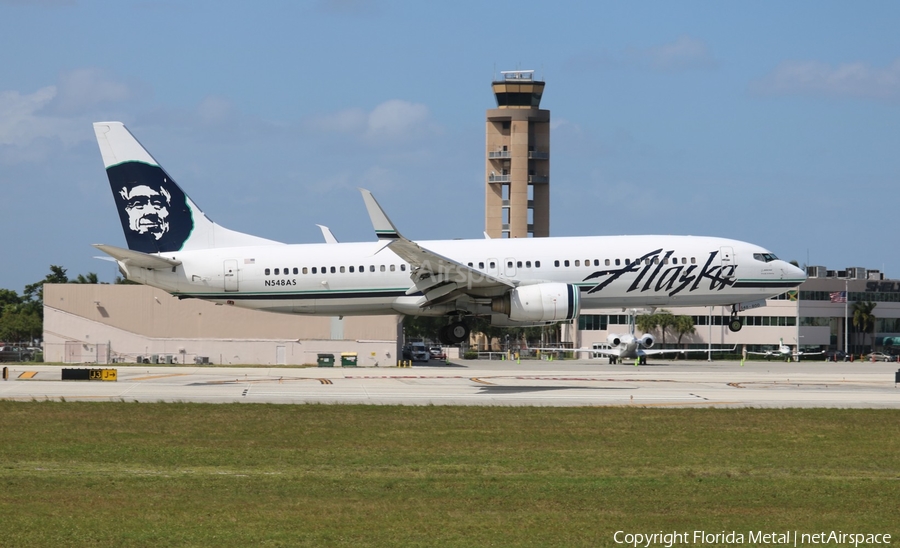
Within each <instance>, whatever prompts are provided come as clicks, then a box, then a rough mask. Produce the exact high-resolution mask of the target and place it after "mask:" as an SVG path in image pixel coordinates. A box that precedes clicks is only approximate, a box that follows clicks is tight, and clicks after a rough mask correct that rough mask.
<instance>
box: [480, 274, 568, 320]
mask: <svg viewBox="0 0 900 548" xmlns="http://www.w3.org/2000/svg"><path fill="white" fill-rule="evenodd" d="M580 297H581V295H580V294H579V293H578V288H577V287H575V286H574V285H572V284H563V283H544V284H534V285H525V286H520V287H517V288H515V289H513V290H511V291H510V292H509V293H507V294H505V295H503V296H502V297H495V298H494V299H492V300H491V311H492V312H496V313H499V314H505V315H507V316H509V319H510V320H512V321H516V322H559V321H566V320H572V319H575V318H576V317H578V312H579V310H580V305H581V298H580Z"/></svg>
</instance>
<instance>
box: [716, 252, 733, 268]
mask: <svg viewBox="0 0 900 548" xmlns="http://www.w3.org/2000/svg"><path fill="white" fill-rule="evenodd" d="M719 262H720V263H719V264H721V265H722V267H723V268H724V267H726V266H732V265H734V264H735V262H734V248H732V247H720V248H719Z"/></svg>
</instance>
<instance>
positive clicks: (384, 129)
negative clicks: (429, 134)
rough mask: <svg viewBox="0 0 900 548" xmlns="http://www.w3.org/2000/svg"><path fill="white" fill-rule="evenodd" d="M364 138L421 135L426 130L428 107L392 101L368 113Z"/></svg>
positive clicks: (393, 137)
mask: <svg viewBox="0 0 900 548" xmlns="http://www.w3.org/2000/svg"><path fill="white" fill-rule="evenodd" d="M367 125H368V127H367V129H366V137H368V138H369V139H382V138H388V139H396V138H399V137H404V136H406V137H410V136H414V135H416V134H421V133H422V132H423V130H427V129H428V126H429V124H428V107H426V106H425V105H421V104H416V103H408V102H406V101H401V100H399V99H393V100H390V101H385V102H384V103H381V104H380V105H378V106H377V107H375V109H374V110H373V111H372V112H371V113H369V118H368V120H367Z"/></svg>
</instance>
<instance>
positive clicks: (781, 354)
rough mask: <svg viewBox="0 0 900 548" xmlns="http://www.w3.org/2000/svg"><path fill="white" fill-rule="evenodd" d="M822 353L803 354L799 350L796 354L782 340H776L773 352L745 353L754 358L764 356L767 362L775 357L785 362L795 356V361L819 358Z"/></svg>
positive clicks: (822, 351)
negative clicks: (752, 355)
mask: <svg viewBox="0 0 900 548" xmlns="http://www.w3.org/2000/svg"><path fill="white" fill-rule="evenodd" d="M824 353H825V351H824V350H820V351H818V352H804V351H802V350H799V351H797V352H794V351H793V350H791V347H790V346H788V345H786V344H784V339H778V348H776V349H774V350H766V351H765V352H747V354H754V355H756V356H765V357H766V359H767V360H768V359H769V358H772V357H775V358H782V359H784V360H786V361H791V360H793V359H794V356H797V359H799V358H801V357H803V356H821V355H822V354H824Z"/></svg>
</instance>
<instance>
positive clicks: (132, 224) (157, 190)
mask: <svg viewBox="0 0 900 548" xmlns="http://www.w3.org/2000/svg"><path fill="white" fill-rule="evenodd" d="M106 171H107V175H108V176H109V183H110V186H111V187H112V190H113V197H114V198H115V200H116V206H117V208H118V210H119V219H120V220H121V221H122V229H123V230H124V231H125V240H126V241H127V242H128V248H129V249H132V250H135V251H141V252H143V253H161V252H167V251H178V250H180V249H181V248H182V247H183V246H184V242H185V241H186V240H187V239H188V237H189V236H190V235H191V231H192V230H193V228H194V220H193V216H192V215H191V209H190V206H189V205H188V203H187V197H186V196H185V195H184V192H182V190H181V189H180V188H179V187H178V185H176V184H175V182H174V181H172V180H171V179H169V177H168V175H166V173H165V171H163V170H162V169H161V168H160V167H158V166H151V165H148V164H143V163H140V162H127V163H124V164H119V165H117V166H112V167H110V168H108V169H107V170H106Z"/></svg>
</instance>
